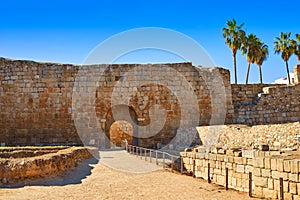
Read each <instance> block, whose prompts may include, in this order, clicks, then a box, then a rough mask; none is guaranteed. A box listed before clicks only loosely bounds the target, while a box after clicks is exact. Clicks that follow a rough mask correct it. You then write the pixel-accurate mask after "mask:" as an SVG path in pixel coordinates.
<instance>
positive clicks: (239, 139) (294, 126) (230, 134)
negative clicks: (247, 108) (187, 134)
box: [197, 122, 300, 150]
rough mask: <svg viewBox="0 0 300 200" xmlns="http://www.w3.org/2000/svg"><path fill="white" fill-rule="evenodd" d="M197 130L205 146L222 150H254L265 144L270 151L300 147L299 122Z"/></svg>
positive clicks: (224, 126) (203, 127) (204, 127)
mask: <svg viewBox="0 0 300 200" xmlns="http://www.w3.org/2000/svg"><path fill="white" fill-rule="evenodd" d="M197 130H198V134H199V137H200V139H201V141H202V143H203V145H205V146H207V145H211V144H213V145H216V147H222V148H230V147H242V148H249V147H250V148H254V147H257V146H259V145H263V144H266V145H268V146H269V147H270V149H271V150H279V149H283V148H292V149H299V147H300V122H294V123H286V124H269V125H256V126H247V125H223V126H202V127H197ZM212 140H213V141H212Z"/></svg>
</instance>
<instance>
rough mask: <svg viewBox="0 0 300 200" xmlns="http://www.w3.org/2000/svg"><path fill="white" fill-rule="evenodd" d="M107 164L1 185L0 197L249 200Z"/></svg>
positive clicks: (171, 176)
mask: <svg viewBox="0 0 300 200" xmlns="http://www.w3.org/2000/svg"><path fill="white" fill-rule="evenodd" d="M100 154H101V153H100ZM113 155H116V153H114V154H113ZM113 158H114V156H112V155H107V154H105V153H104V154H103V155H102V160H105V159H107V160H109V159H113ZM135 159H136V160H132V162H133V161H134V162H136V165H135V166H134V168H138V167H139V165H142V162H145V161H142V162H138V161H137V160H140V159H139V158H135ZM140 161H141V160H140ZM110 162H112V163H116V162H114V161H110ZM106 164H107V163H106ZM106 164H105V163H103V162H102V161H101V159H100V162H98V161H97V160H96V159H90V160H87V161H85V162H83V163H82V164H81V165H80V166H79V167H77V168H75V169H73V170H71V171H69V172H66V173H65V174H63V175H61V176H59V177H51V178H45V179H41V180H35V181H30V182H26V183H23V184H22V185H14V186H10V188H2V189H0V199H7V200H9V199H14V200H17V199H85V200H89V199H93V200H94V199H147V200H148V199H214V200H215V199H220V200H221V199H222V200H227V199H228V200H229V199H230V200H232V199H250V198H249V197H248V195H247V193H240V192H237V191H233V190H229V191H225V190H224V188H223V187H219V186H216V185H214V184H208V183H206V182H205V181H204V180H201V179H196V178H192V177H190V176H186V175H181V174H175V173H171V172H169V171H167V170H164V169H161V168H159V167H158V168H157V170H156V171H152V172H148V173H129V172H125V170H123V171H119V170H116V168H115V167H114V168H109V167H107V166H105V165H106ZM119 165H122V163H120V162H119ZM153 165H154V164H153ZM148 167H149V166H148ZM150 168H151V170H152V169H153V168H155V167H154V166H152V167H150ZM147 169H148V168H147Z"/></svg>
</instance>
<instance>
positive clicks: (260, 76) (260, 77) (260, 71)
mask: <svg viewBox="0 0 300 200" xmlns="http://www.w3.org/2000/svg"><path fill="white" fill-rule="evenodd" d="M258 67H259V79H260V84H263V79H262V70H261V65H259V66H258Z"/></svg>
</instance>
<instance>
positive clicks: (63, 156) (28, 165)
mask: <svg viewBox="0 0 300 200" xmlns="http://www.w3.org/2000/svg"><path fill="white" fill-rule="evenodd" d="M90 157H91V154H90V152H89V151H88V149H87V148H84V147H70V148H67V149H62V150H59V151H57V152H56V153H49V154H44V155H40V156H35V157H29V158H8V159H7V158H2V159H0V185H3V184H10V183H14V182H18V181H22V180H24V179H28V178H37V177H46V176H50V175H57V174H60V173H62V172H64V171H67V170H69V169H70V168H72V167H74V166H77V164H78V163H79V162H81V161H83V160H84V159H88V158H90Z"/></svg>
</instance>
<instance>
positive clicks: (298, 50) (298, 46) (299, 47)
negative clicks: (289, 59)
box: [292, 34, 300, 64]
mask: <svg viewBox="0 0 300 200" xmlns="http://www.w3.org/2000/svg"><path fill="white" fill-rule="evenodd" d="M292 46H293V53H294V54H295V55H296V56H297V58H298V63H299V64H300V34H296V41H295V40H293V41H292Z"/></svg>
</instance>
